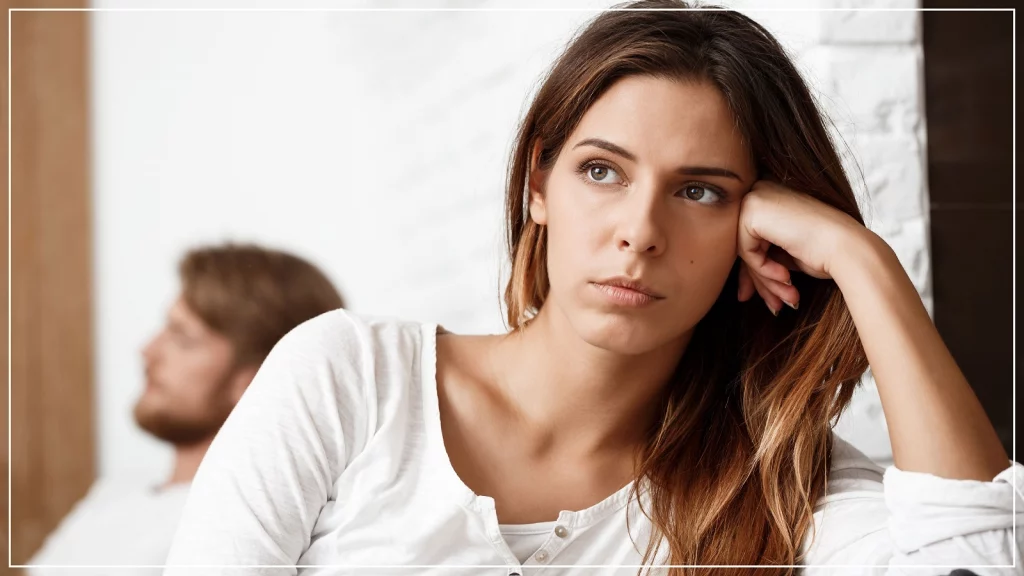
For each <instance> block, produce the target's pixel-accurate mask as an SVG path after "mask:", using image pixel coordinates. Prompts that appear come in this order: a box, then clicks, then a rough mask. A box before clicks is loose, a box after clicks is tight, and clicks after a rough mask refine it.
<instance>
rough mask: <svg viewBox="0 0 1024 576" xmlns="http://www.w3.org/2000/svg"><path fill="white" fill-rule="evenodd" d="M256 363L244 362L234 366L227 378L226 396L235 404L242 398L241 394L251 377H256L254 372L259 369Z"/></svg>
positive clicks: (249, 382)
mask: <svg viewBox="0 0 1024 576" xmlns="http://www.w3.org/2000/svg"><path fill="white" fill-rule="evenodd" d="M259 368H260V367H259V365H258V364H246V365H244V366H240V367H238V368H235V372H234V373H233V374H232V375H231V377H230V378H229V379H228V390H227V392H228V396H229V397H230V398H231V399H232V401H233V403H235V404H237V403H238V401H239V400H240V399H241V398H242V394H243V393H244V392H245V390H246V388H248V387H249V384H251V383H252V379H253V378H255V377H256V372H257V371H258V370H259Z"/></svg>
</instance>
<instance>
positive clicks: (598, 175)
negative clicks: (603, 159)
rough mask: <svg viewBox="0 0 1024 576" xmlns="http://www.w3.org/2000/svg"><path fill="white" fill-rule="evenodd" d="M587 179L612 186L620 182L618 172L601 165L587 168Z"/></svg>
mask: <svg viewBox="0 0 1024 576" xmlns="http://www.w3.org/2000/svg"><path fill="white" fill-rule="evenodd" d="M587 178H588V179H590V180H591V181H592V182H597V183H600V184H614V183H618V182H621V180H622V179H621V178H620V177H619V173H618V172H616V171H615V170H613V169H612V168H609V167H607V166H604V165H601V164H594V165H592V166H590V167H589V168H587Z"/></svg>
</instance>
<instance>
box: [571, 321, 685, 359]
mask: <svg viewBox="0 0 1024 576" xmlns="http://www.w3.org/2000/svg"><path fill="white" fill-rule="evenodd" d="M572 324H573V326H574V327H575V329H576V332H577V333H578V334H579V335H580V337H581V338H582V339H583V341H584V342H586V343H588V344H590V345H591V346H595V347H597V348H601V349H602V350H607V351H609V352H614V353H616V354H622V355H626V356H635V355H640V354H645V353H647V352H651V351H652V350H655V349H657V348H660V347H661V346H664V345H665V344H667V343H669V342H670V341H672V340H673V339H674V338H673V335H672V334H671V331H670V330H667V328H668V327H667V326H664V324H663V323H661V322H658V319H656V318H651V317H650V316H648V315H646V314H636V313H628V312H627V313H612V312H606V311H598V310H589V311H586V312H584V313H583V314H581V315H579V317H578V318H577V319H576V320H575V321H573V322H572ZM680 332H682V330H680Z"/></svg>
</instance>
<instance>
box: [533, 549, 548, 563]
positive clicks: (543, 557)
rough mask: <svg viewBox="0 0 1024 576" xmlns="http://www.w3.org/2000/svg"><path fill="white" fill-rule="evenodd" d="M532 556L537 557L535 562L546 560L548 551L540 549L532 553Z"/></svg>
mask: <svg viewBox="0 0 1024 576" xmlns="http://www.w3.org/2000/svg"><path fill="white" fill-rule="evenodd" d="M534 558H536V559H537V562H546V561H547V559H548V553H547V552H545V551H543V550H541V551H540V552H537V554H536V555H534Z"/></svg>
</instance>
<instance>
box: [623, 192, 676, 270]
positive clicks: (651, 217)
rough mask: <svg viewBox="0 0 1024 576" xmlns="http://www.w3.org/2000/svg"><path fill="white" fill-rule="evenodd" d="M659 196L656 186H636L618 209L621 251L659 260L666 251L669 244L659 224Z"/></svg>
mask: <svg viewBox="0 0 1024 576" xmlns="http://www.w3.org/2000/svg"><path fill="white" fill-rule="evenodd" d="M659 194H660V193H659V191H658V190H657V188H656V187H655V186H653V185H645V186H643V187H639V186H636V185H634V187H633V188H632V189H631V190H630V191H629V193H628V194H627V195H626V197H625V200H624V201H623V203H622V204H620V205H619V206H618V210H619V211H620V212H619V213H620V218H619V222H618V227H617V232H616V244H617V245H618V248H619V250H622V251H627V252H634V253H637V254H646V255H648V256H657V255H659V254H661V253H662V252H664V251H665V245H666V243H667V242H666V237H665V232H664V228H663V225H662V223H661V222H660V221H659V214H660V212H661V210H659V206H658V202H659V201H660V195H659Z"/></svg>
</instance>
